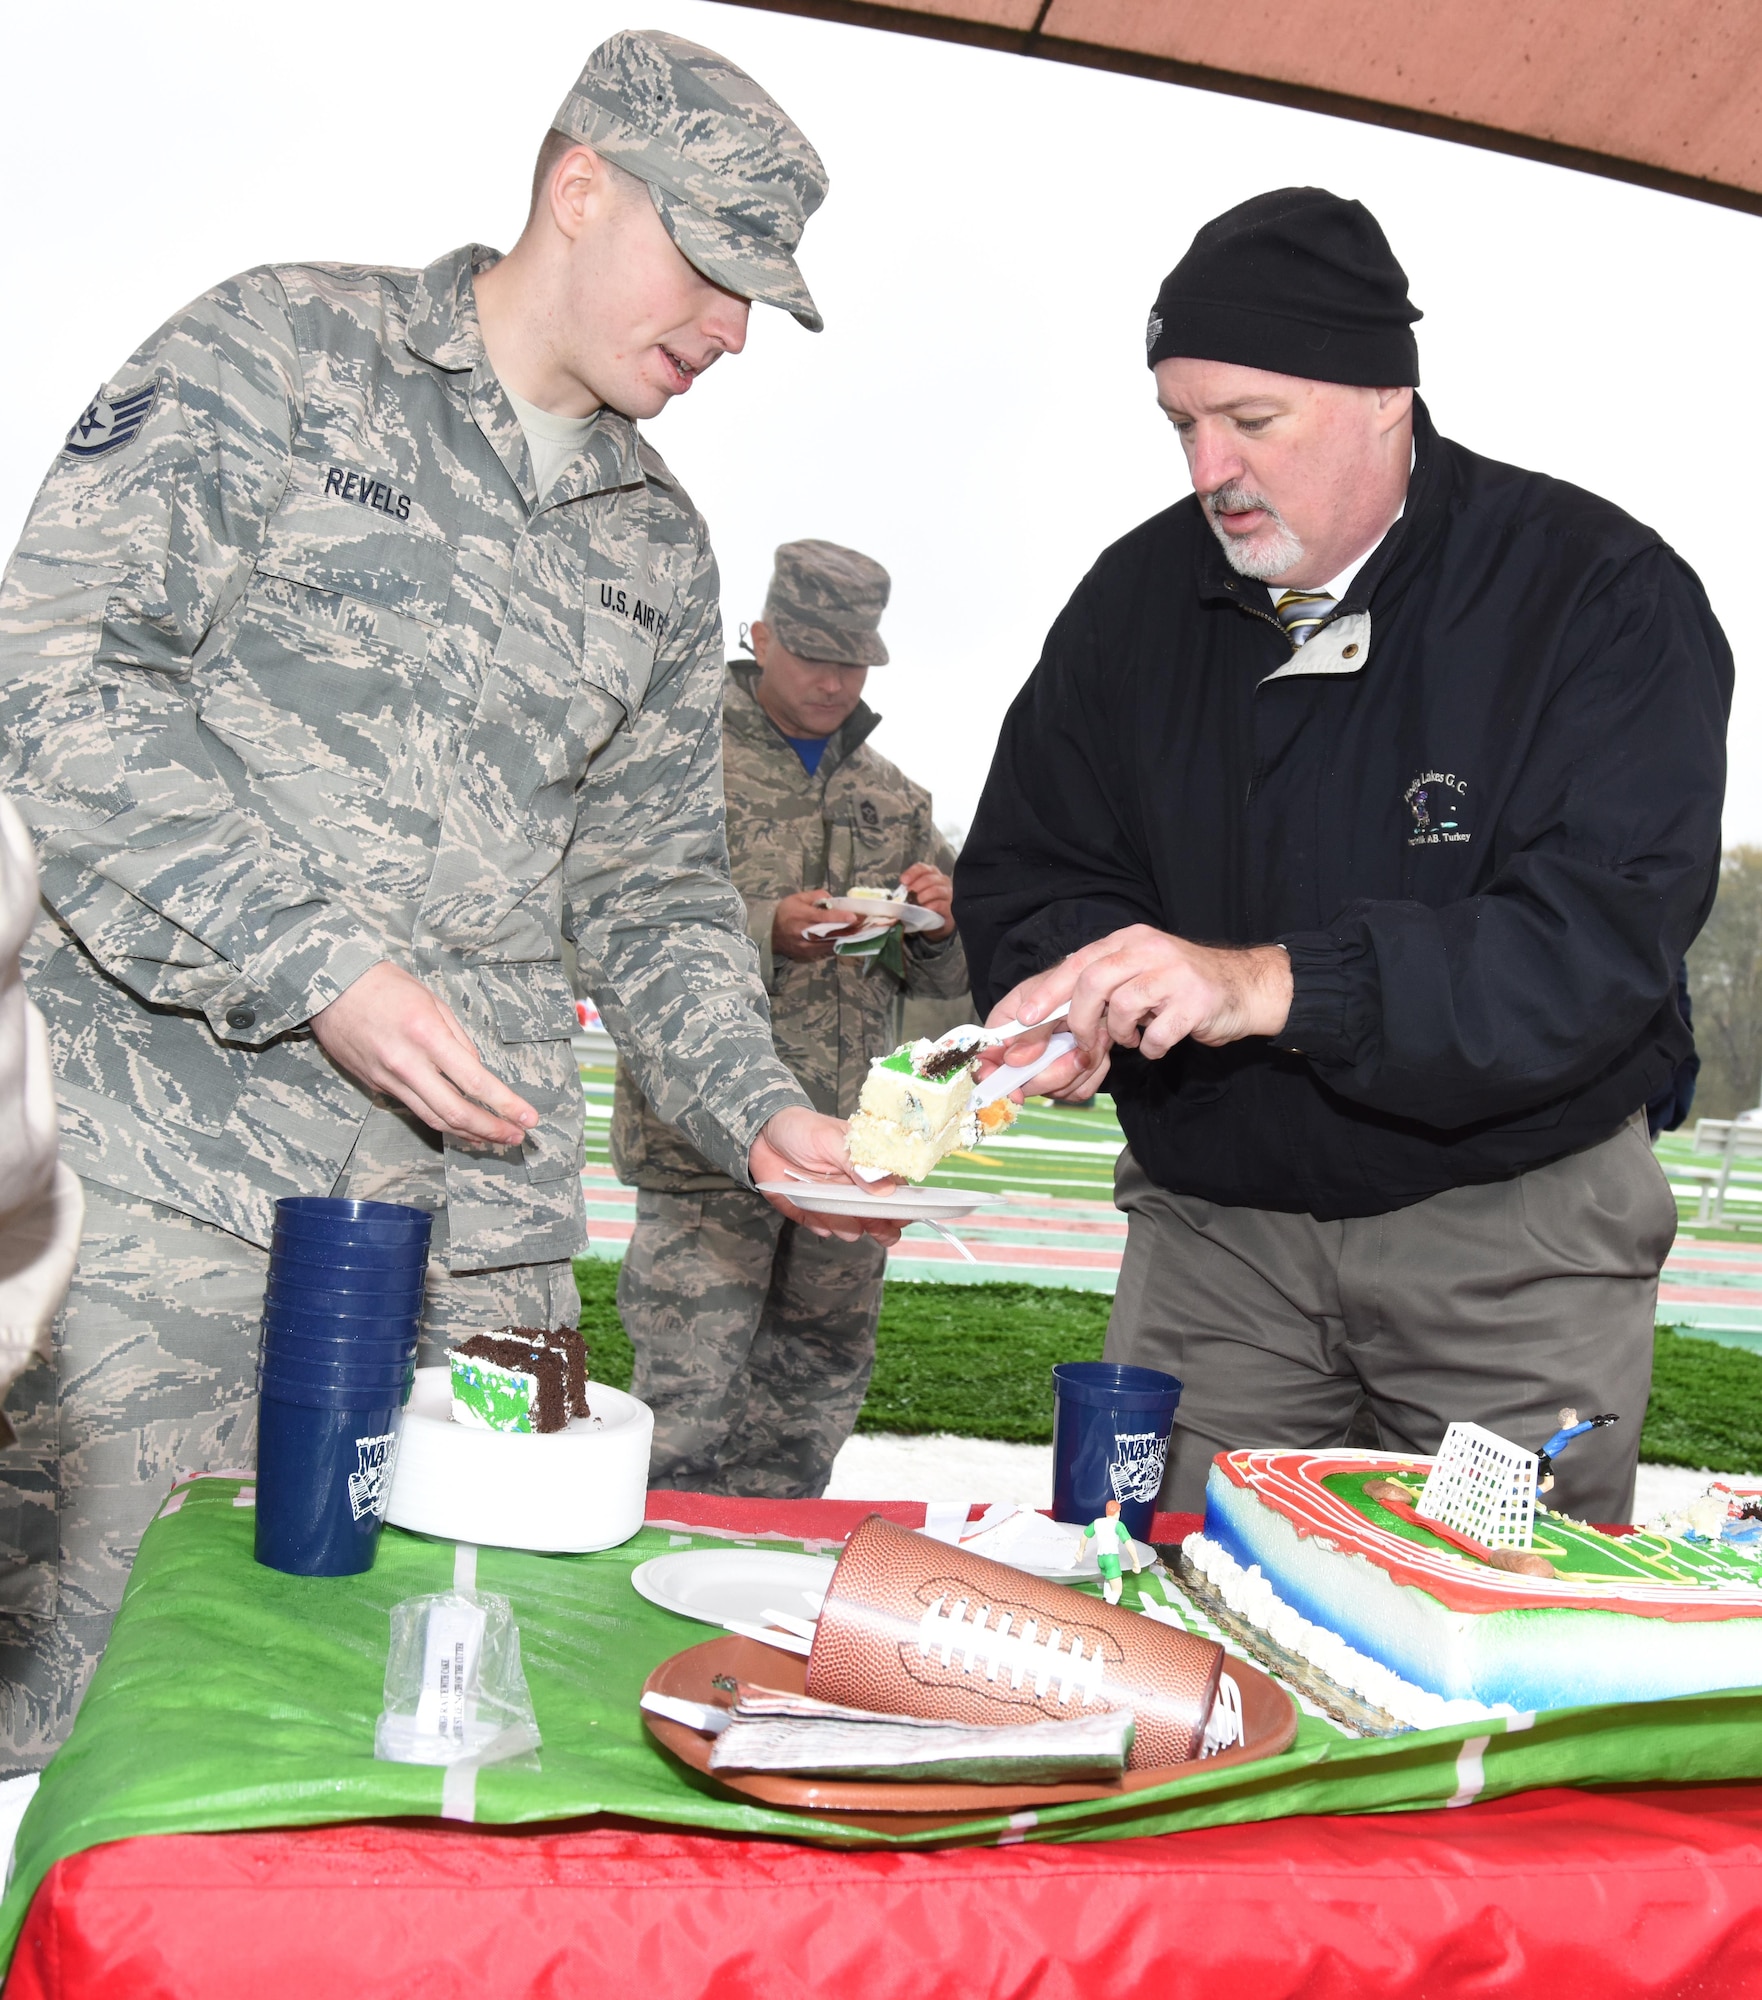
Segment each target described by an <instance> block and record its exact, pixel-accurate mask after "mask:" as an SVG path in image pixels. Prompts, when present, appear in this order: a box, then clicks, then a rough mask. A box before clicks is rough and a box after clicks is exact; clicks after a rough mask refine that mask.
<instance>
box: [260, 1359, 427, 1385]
mask: <svg viewBox="0 0 1762 2000" xmlns="http://www.w3.org/2000/svg"><path fill="white" fill-rule="evenodd" d="M415 1370H416V1357H415V1356H414V1355H411V1356H409V1358H408V1359H406V1358H404V1357H403V1356H401V1355H394V1356H393V1357H392V1359H391V1360H389V1361H309V1360H305V1359H302V1358H300V1357H298V1356H290V1355H280V1354H276V1355H269V1354H266V1355H264V1356H263V1357H262V1359H261V1360H260V1361H259V1362H258V1364H257V1385H258V1387H259V1388H261V1387H262V1386H263V1385H264V1384H265V1383H270V1384H274V1385H281V1384H285V1385H287V1386H288V1387H290V1388H294V1387H306V1388H311V1389H323V1388H337V1389H345V1388H347V1389H395V1390H400V1391H401V1390H402V1389H403V1387H404V1384H405V1383H406V1382H407V1381H409V1380H410V1379H411V1377H412V1376H413V1375H414V1374H415Z"/></svg>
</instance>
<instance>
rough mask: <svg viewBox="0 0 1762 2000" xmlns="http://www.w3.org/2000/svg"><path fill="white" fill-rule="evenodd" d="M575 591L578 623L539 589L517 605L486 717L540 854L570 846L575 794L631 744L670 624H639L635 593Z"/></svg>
mask: <svg viewBox="0 0 1762 2000" xmlns="http://www.w3.org/2000/svg"><path fill="white" fill-rule="evenodd" d="M574 587H575V588H576V589H578V590H579V591H580V592H581V593H582V602H581V604H580V605H579V607H578V608H577V609H576V610H575V612H574V615H573V616H569V615H566V614H565V613H563V612H562V611H561V610H559V608H558V607H557V604H556V601H555V596H554V595H552V596H549V597H547V596H545V595H542V594H540V593H539V591H538V590H537V589H536V587H534V588H532V589H531V590H529V592H528V593H527V594H526V595H525V596H524V598H518V597H517V598H516V600H515V602H514V604H513V605H511V606H510V609H509V616H508V622H507V624H506V626H505V627H504V629H503V632H502V638H501V643H500V644H499V646H498V647H497V649H496V662H497V665H498V667H499V668H500V670H501V676H502V680H501V685H500V690H499V692H498V693H496V694H495V695H493V696H492V697H491V698H490V699H488V700H486V702H485V704H484V706H483V708H482V710H481V714H482V716H483V719H484V720H485V721H486V722H487V723H490V724H493V726H495V727H496V729H497V730H498V732H499V734H500V736H501V737H502V739H503V744H504V747H503V753H502V754H501V755H500V756H499V760H498V762H499V768H500V769H501V770H502V771H503V772H505V773H506V777H507V784H508V787H509V790H510V792H511V794H512V795H513V798H514V802H515V804H516V806H517V808H518V809H519V810H520V811H521V812H522V813H524V814H525V816H526V819H527V822H528V825H529V827H530V829H531V831H532V834H533V837H534V838H535V839H536V840H538V841H539V842H540V843H541V844H555V843H557V842H559V841H565V840H567V838H568V836H569V832H570V830H571V829H572V827H573V825H574V817H575V793H576V789H577V788H578V787H579V786H580V785H581V783H582V782H583V780H584V779H586V778H587V777H588V775H589V773H590V771H591V770H592V768H593V766H594V765H595V764H596V763H597V762H599V761H600V760H601V759H602V758H603V757H605V756H606V755H607V754H608V753H609V752H611V751H612V750H613V748H614V746H615V744H616V743H617V742H618V741H619V740H620V738H621V737H623V738H624V740H628V739H627V737H624V733H625V732H627V731H628V730H629V729H631V728H633V727H634V726H635V724H636V721H637V718H638V717H639V716H640V715H641V713H642V708H643V703H644V701H645V700H646V698H647V695H648V690H649V682H650V679H651V677H652V675H653V672H654V660H655V648H656V645H657V643H658V638H657V633H658V631H659V629H660V628H661V626H662V625H663V624H664V622H665V621H664V620H662V619H660V618H659V617H658V616H657V617H654V618H651V619H650V620H649V621H648V622H647V623H646V624H645V622H644V620H643V618H642V617H641V616H640V615H632V611H631V607H632V606H635V607H637V612H638V614H640V612H641V610H643V609H646V600H644V599H642V598H640V597H639V596H637V595H636V594H635V592H634V590H633V589H632V588H631V587H630V586H627V585H622V584H619V585H613V584H610V583H604V582H601V581H600V580H598V579H597V578H595V577H592V576H588V577H585V578H581V577H578V578H576V579H575V585H574ZM602 597H604V598H607V599H609V607H610V608H609V609H608V607H607V606H603V605H602V604H601V599H602ZM619 604H623V605H624V607H625V610H624V611H623V612H622V613H620V612H619V611H618V610H617V608H616V607H617V606H618V605H619Z"/></svg>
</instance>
